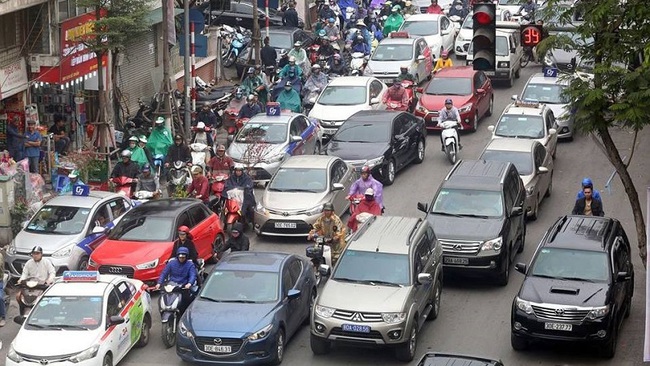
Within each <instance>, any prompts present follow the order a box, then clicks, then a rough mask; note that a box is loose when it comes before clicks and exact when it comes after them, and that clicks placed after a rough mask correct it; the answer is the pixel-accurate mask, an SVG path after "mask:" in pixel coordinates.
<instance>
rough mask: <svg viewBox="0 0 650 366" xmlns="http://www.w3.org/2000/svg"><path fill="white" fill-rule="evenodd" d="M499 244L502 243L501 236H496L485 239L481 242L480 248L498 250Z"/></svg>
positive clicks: (499, 248)
mask: <svg viewBox="0 0 650 366" xmlns="http://www.w3.org/2000/svg"><path fill="white" fill-rule="evenodd" d="M501 245H503V238H502V237H498V238H495V239H492V240H486V241H484V242H483V245H482V246H481V250H482V251H485V250H494V251H495V252H498V251H499V250H501Z"/></svg>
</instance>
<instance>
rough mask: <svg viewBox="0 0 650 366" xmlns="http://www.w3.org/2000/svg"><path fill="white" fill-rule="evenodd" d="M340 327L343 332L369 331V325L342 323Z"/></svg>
mask: <svg viewBox="0 0 650 366" xmlns="http://www.w3.org/2000/svg"><path fill="white" fill-rule="evenodd" d="M341 329H343V331H344V332H355V333H370V327H369V326H367V325H356V324H343V325H341Z"/></svg>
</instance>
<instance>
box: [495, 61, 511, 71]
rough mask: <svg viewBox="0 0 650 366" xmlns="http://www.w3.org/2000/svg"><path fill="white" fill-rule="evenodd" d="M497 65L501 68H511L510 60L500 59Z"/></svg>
mask: <svg viewBox="0 0 650 366" xmlns="http://www.w3.org/2000/svg"><path fill="white" fill-rule="evenodd" d="M497 67H498V68H500V69H509V68H510V61H500V62H499V63H498V64H497Z"/></svg>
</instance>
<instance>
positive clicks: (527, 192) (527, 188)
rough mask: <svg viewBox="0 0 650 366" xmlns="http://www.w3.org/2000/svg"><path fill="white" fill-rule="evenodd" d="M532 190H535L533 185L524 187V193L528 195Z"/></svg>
mask: <svg viewBox="0 0 650 366" xmlns="http://www.w3.org/2000/svg"><path fill="white" fill-rule="evenodd" d="M534 190H535V186H532V185H530V186H528V187H526V194H527V195H529V196H530V195H531V194H533V191H534Z"/></svg>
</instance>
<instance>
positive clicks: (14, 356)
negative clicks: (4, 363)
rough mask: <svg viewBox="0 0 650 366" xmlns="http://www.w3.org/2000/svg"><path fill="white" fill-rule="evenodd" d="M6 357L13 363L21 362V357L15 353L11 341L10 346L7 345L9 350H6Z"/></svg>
mask: <svg viewBox="0 0 650 366" xmlns="http://www.w3.org/2000/svg"><path fill="white" fill-rule="evenodd" d="M7 358H8V359H10V360H12V361H13V362H15V363H20V362H23V358H22V357H21V356H20V355H19V354H18V353H16V350H15V349H14V344H13V343H12V344H11V346H9V351H7Z"/></svg>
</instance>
